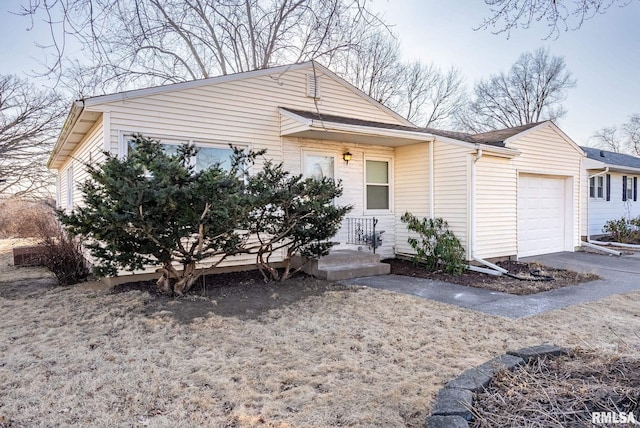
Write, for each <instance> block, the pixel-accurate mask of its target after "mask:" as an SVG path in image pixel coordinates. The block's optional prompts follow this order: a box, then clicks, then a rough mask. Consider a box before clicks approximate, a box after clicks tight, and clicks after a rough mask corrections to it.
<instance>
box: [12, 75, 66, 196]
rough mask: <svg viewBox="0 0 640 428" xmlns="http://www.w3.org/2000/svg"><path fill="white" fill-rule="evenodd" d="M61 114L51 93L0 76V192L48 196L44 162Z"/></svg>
mask: <svg viewBox="0 0 640 428" xmlns="http://www.w3.org/2000/svg"><path fill="white" fill-rule="evenodd" d="M64 113H65V110H64V109H63V108H61V106H60V99H59V97H58V96H57V95H56V94H55V93H53V92H45V91H40V90H38V89H36V88H35V87H34V86H33V85H31V84H29V83H28V82H26V81H24V80H21V79H19V78H18V77H16V76H11V75H9V76H1V75H0V195H8V194H13V195H18V196H31V197H38V196H50V190H51V185H52V184H53V183H52V179H53V175H52V174H51V173H50V172H49V171H47V169H46V165H45V164H46V160H47V158H48V155H49V152H50V150H51V148H52V146H53V142H54V141H55V135H56V132H57V130H58V127H59V126H60V124H61V119H62V117H63V114H64Z"/></svg>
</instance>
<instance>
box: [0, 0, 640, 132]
mask: <svg viewBox="0 0 640 428" xmlns="http://www.w3.org/2000/svg"><path fill="white" fill-rule="evenodd" d="M20 3H21V1H20V0H3V1H2V6H0V8H1V9H0V40H1V42H0V73H3V74H4V73H17V74H29V73H31V72H32V70H34V69H37V68H38V60H40V59H41V58H42V52H41V51H40V50H39V49H38V48H37V47H36V46H35V42H36V41H40V42H42V41H43V40H46V33H42V32H40V33H35V32H33V31H32V32H27V31H26V28H27V27H28V26H29V20H28V19H25V18H22V17H19V16H15V15H11V14H10V13H9V12H8V11H9V10H13V11H15V10H17V9H18V8H19V5H20ZM372 6H373V8H374V9H375V10H376V11H379V12H381V13H382V14H383V15H384V16H385V18H386V20H387V21H388V22H389V23H390V24H391V25H392V28H393V31H394V32H395V33H396V34H397V35H398V36H399V39H400V43H401V46H402V49H403V52H404V57H405V59H407V60H412V59H420V60H422V61H424V62H430V61H433V62H435V63H436V64H437V65H439V66H441V67H443V68H448V67H450V66H455V67H457V68H459V69H460V70H461V72H462V74H463V75H464V76H465V77H466V79H467V84H468V86H469V87H471V85H472V84H473V82H474V81H476V80H477V79H480V78H483V77H487V76H489V75H490V74H492V73H497V72H499V71H503V70H504V71H506V70H508V69H509V67H510V66H511V64H512V63H513V62H514V61H515V60H516V59H517V58H518V56H519V55H520V54H521V53H522V52H525V51H533V50H534V49H536V48H538V47H541V46H542V47H548V48H549V50H550V52H551V53H552V54H553V55H561V56H564V57H565V60H566V63H567V67H568V69H569V70H570V71H572V72H573V74H574V77H575V78H576V79H577V81H578V82H577V86H576V87H575V88H573V89H571V90H570V91H569V96H568V98H567V101H566V102H565V108H566V109H567V110H568V114H567V116H566V117H565V118H563V119H561V120H560V121H559V125H560V127H561V128H562V129H563V130H564V131H565V132H566V133H567V134H568V135H569V136H570V137H571V138H573V139H574V140H575V141H576V142H577V143H578V144H586V143H587V141H588V138H589V137H590V136H591V135H592V134H593V132H594V131H596V130H598V129H600V128H602V127H605V126H611V125H616V124H620V123H622V122H625V121H626V120H627V118H628V116H629V115H631V114H633V113H640V83H639V80H640V25H639V23H640V1H636V0H631V4H630V5H629V6H627V7H624V8H620V7H616V6H614V7H612V8H611V9H609V10H608V11H607V12H606V14H604V15H598V16H596V17H595V18H593V19H592V20H590V21H587V22H585V23H584V25H583V26H582V28H581V29H579V30H576V31H569V32H563V33H561V34H560V37H559V38H558V39H555V40H554V39H549V40H543V39H544V37H545V36H546V35H547V33H548V29H547V28H546V27H545V26H544V25H534V26H532V28H530V29H528V30H515V31H513V32H512V33H511V36H510V37H509V38H507V36H506V35H505V34H499V35H494V34H492V33H491V32H490V31H488V30H478V31H474V30H473V28H474V27H477V26H478V25H479V24H480V23H481V22H482V19H483V17H485V16H488V14H489V9H488V7H487V6H486V5H485V4H484V2H483V1H482V0H473V1H471V0H464V1H447V2H443V1H442V0H373V2H372ZM37 30H40V31H43V30H45V28H44V26H42V25H40V26H38V28H37ZM42 84H46V82H42Z"/></svg>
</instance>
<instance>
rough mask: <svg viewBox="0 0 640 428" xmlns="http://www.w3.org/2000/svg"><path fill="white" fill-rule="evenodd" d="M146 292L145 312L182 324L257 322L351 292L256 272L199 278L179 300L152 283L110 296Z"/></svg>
mask: <svg viewBox="0 0 640 428" xmlns="http://www.w3.org/2000/svg"><path fill="white" fill-rule="evenodd" d="M131 290H139V291H146V292H148V293H149V294H151V299H149V300H148V301H146V302H145V305H146V309H145V312H146V313H148V314H150V315H152V314H154V313H157V312H161V311H168V312H170V313H171V315H172V316H173V317H174V319H176V321H179V322H182V323H190V322H191V321H192V320H193V319H195V318H199V317H206V316H208V315H209V313H214V314H216V315H220V316H224V317H236V318H240V319H257V318H259V317H260V316H261V315H262V314H264V313H266V312H267V311H269V310H272V309H277V308H280V307H286V306H290V305H292V304H294V303H296V302H298V301H300V300H303V299H306V298H308V297H310V296H320V295H322V294H324V293H325V292H327V291H334V290H353V289H348V288H347V287H346V286H343V285H339V284H334V283H331V282H327V281H325V280H322V279H317V278H314V277H311V276H308V275H306V274H302V273H298V274H296V275H294V276H293V277H291V278H289V279H288V280H287V281H284V282H265V281H264V279H263V277H262V275H261V274H260V272H259V271H257V270H252V271H246V272H231V273H219V274H215V275H207V276H205V277H203V278H201V279H200V280H199V281H198V282H197V283H196V284H194V286H193V287H192V288H191V290H189V292H188V293H187V294H186V295H185V296H183V297H179V298H176V297H170V296H166V295H164V294H162V293H161V292H160V291H159V290H158V287H157V286H156V283H155V281H141V282H133V283H127V284H121V285H117V286H115V287H114V288H113V291H112V292H113V293H123V292H127V291H131Z"/></svg>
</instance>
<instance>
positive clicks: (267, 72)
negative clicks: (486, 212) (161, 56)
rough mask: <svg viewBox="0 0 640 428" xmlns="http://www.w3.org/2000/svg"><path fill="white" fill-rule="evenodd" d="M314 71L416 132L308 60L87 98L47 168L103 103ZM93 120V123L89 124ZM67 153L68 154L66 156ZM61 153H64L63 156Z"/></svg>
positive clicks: (72, 114) (69, 148) (74, 108)
mask: <svg viewBox="0 0 640 428" xmlns="http://www.w3.org/2000/svg"><path fill="white" fill-rule="evenodd" d="M305 68H306V69H310V70H311V69H312V70H313V71H314V73H316V72H318V73H321V74H322V75H324V76H327V77H328V78H330V79H332V80H334V81H335V82H337V83H338V84H340V85H342V86H343V87H344V88H345V89H347V90H349V91H351V92H353V93H354V94H356V95H357V96H359V97H360V98H362V99H364V100H365V101H366V102H368V103H370V104H371V105H372V106H374V107H375V108H377V109H379V110H382V111H384V112H385V113H387V114H388V115H389V116H390V117H392V118H394V119H396V120H397V121H398V122H399V123H402V124H404V126H407V127H411V128H413V129H415V125H414V124H413V123H411V122H410V121H409V120H407V119H406V118H404V117H402V116H401V115H400V114H398V113H396V112H395V111H393V110H391V109H390V108H388V107H386V106H384V105H382V104H381V103H379V102H378V101H376V100H374V99H373V98H372V97H370V96H369V95H367V94H365V93H364V92H362V91H361V90H360V89H358V88H356V87H355V86H353V85H352V84H350V83H349V82H347V81H346V80H344V79H343V78H341V77H340V76H338V75H336V74H335V73H333V72H332V71H331V70H329V69H328V68H326V67H324V66H322V65H320V64H318V63H317V62H315V61H307V62H302V63H296V64H290V65H283V66H279V67H272V68H265V69H260V70H254V71H247V72H240V73H235V74H228V75H224V76H217V77H209V78H206V79H198V80H191V81H188V82H180V83H173V84H169V85H162V86H152V87H148V88H142V89H134V90H129V91H121V92H116V93H112V94H106V95H98V96H93V97H86V98H83V99H79V100H76V101H75V102H73V103H72V105H71V109H70V111H69V113H68V115H67V119H66V120H65V123H64V125H63V127H62V130H61V131H60V135H59V136H58V140H57V141H56V144H55V145H54V147H53V150H52V152H51V155H50V157H49V161H48V162H47V166H48V167H49V168H58V167H60V166H61V165H62V163H63V162H64V159H65V158H66V156H68V155H69V154H70V153H72V152H73V150H75V147H76V146H77V145H78V144H79V143H80V142H81V141H82V138H83V136H84V135H85V133H86V130H87V129H88V128H87V126H88V127H89V128H90V127H91V126H92V125H93V123H94V122H95V121H96V120H97V119H98V118H99V117H100V116H101V114H102V113H101V108H100V107H96V108H93V109H92V108H91V107H93V106H98V105H101V104H106V103H111V102H117V101H126V100H130V99H133V98H139V97H146V96H151V95H156V94H163V93H167V92H174V91H179V90H184V89H191V88H198V87H202V86H207V85H215V84H219V83H224V82H232V81H238V80H244V79H249V78H254V77H260V76H269V77H271V78H273V79H275V80H278V79H279V78H280V77H281V76H282V75H283V74H285V73H287V72H288V71H290V70H299V69H305ZM90 121H93V122H91V123H89V122H90ZM83 123H84V124H85V125H86V126H84V127H81V126H80V125H82V124H83ZM63 152H64V154H63ZM61 154H63V155H62V156H61Z"/></svg>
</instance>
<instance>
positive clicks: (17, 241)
mask: <svg viewBox="0 0 640 428" xmlns="http://www.w3.org/2000/svg"><path fill="white" fill-rule="evenodd" d="M39 241H40V240H39V239H36V238H13V239H0V286H2V283H10V282H15V281H23V280H27V279H39V278H55V277H54V275H53V273H51V272H50V271H49V270H47V269H46V268H44V267H30V268H23V267H15V266H14V265H13V253H12V251H13V248H14V247H22V246H29V245H36V244H37V243H38V242H39Z"/></svg>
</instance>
